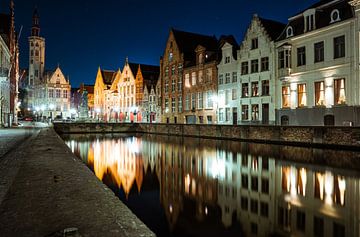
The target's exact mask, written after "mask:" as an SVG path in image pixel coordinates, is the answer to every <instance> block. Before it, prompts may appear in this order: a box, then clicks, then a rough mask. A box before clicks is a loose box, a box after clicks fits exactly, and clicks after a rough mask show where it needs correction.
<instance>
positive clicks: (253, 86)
mask: <svg viewBox="0 0 360 237" xmlns="http://www.w3.org/2000/svg"><path fill="white" fill-rule="evenodd" d="M251 96H253V97H256V96H259V83H258V82H257V81H256V82H251Z"/></svg>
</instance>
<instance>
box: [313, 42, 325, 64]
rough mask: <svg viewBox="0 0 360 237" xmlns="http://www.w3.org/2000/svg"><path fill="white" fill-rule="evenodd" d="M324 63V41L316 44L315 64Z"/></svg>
mask: <svg viewBox="0 0 360 237" xmlns="http://www.w3.org/2000/svg"><path fill="white" fill-rule="evenodd" d="M323 61H324V41H321V42H318V43H315V44H314V62H315V63H318V62H323Z"/></svg>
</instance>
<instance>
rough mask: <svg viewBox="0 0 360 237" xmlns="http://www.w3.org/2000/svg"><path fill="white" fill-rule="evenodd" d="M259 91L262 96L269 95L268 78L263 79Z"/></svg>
mask: <svg viewBox="0 0 360 237" xmlns="http://www.w3.org/2000/svg"><path fill="white" fill-rule="evenodd" d="M261 93H262V95H263V96H267V95H270V82H269V80H264V81H262V82H261Z"/></svg>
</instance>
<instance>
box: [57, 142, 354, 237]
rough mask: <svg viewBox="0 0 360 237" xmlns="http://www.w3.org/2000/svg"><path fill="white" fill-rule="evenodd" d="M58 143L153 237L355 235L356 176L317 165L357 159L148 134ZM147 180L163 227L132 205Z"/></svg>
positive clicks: (345, 154) (347, 154) (315, 151)
mask: <svg viewBox="0 0 360 237" xmlns="http://www.w3.org/2000/svg"><path fill="white" fill-rule="evenodd" d="M64 140H65V141H66V144H67V145H68V146H69V147H70V148H71V150H72V151H73V152H74V153H75V154H76V155H78V156H79V157H81V159H83V160H84V162H86V163H87V164H88V166H89V167H90V168H91V169H93V171H94V173H95V174H96V176H97V177H98V178H99V179H100V180H104V181H105V180H110V184H108V185H112V186H113V185H115V186H116V187H117V188H118V189H119V190H122V192H124V194H125V196H126V200H125V204H127V205H129V206H130V208H132V209H133V211H134V212H135V213H136V214H138V216H139V218H140V219H142V220H143V221H144V222H145V223H146V224H147V225H149V227H150V228H151V229H153V230H154V231H156V232H157V234H158V236H169V235H172V236H221V235H226V236H272V235H274V234H279V235H285V236H288V235H293V236H354V237H355V236H359V234H360V233H359V223H360V222H359V221H360V220H359V208H360V207H359V195H360V191H359V190H360V185H359V184H360V183H359V178H358V173H357V172H356V171H352V170H350V169H347V170H346V169H339V168H326V167H329V166H326V167H325V166H320V165H317V163H318V164H324V163H326V164H327V165H331V166H333V167H334V166H335V167H339V166H342V167H344V166H347V165H350V164H351V165H352V168H354V167H353V166H354V165H355V166H356V167H360V166H358V164H359V163H358V162H359V161H358V159H357V158H358V157H357V156H358V154H357V153H352V152H343V151H342V152H336V151H330V150H319V149H307V148H298V147H281V146H271V145H261V144H246V143H238V142H221V141H214V140H201V139H190V138H186V139H181V138H174V137H161V136H150V135H147V136H142V137H136V136H130V137H119V136H116V135H114V136H110V135H109V136H100V135H96V136H84V135H81V136H79V135H73V136H70V137H64ZM340 158H343V159H344V160H345V161H346V162H348V163H346V162H345V163H340V162H339V159H340ZM309 162H311V163H313V165H310V164H309ZM149 175H150V176H153V177H155V179H156V183H158V186H156V185H155V186H156V192H157V193H158V198H159V199H160V203H161V207H162V213H164V215H165V216H166V220H167V226H159V225H161V224H159V223H161V221H157V220H158V219H157V218H160V217H158V216H156V215H154V213H143V212H142V211H139V210H137V209H141V208H143V207H140V206H136V205H135V206H131V202H132V199H134V200H135V199H136V197H134V196H131V193H132V192H134V191H133V190H134V188H135V190H136V192H137V193H136V195H138V196H145V197H147V194H144V193H143V191H142V189H145V190H149V189H151V188H149V186H152V187H154V185H151V182H154V181H151V182H148V181H147V180H148V178H147V177H149ZM153 199H154V197H153V196H151V197H150V198H148V199H146V198H145V199H144V200H145V202H149V205H151V204H150V203H151V201H154V200H153ZM145 205H147V204H145ZM146 216H147V217H150V218H151V219H153V221H152V222H151V221H147V220H148V219H149V218H147V217H146ZM159 229H163V230H162V231H160V230H159ZM164 230H165V231H164Z"/></svg>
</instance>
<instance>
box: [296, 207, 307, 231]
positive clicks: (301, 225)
mask: <svg viewBox="0 0 360 237" xmlns="http://www.w3.org/2000/svg"><path fill="white" fill-rule="evenodd" d="M296 228H297V229H298V230H301V231H305V213H304V212H302V211H299V210H298V211H297V212H296Z"/></svg>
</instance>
